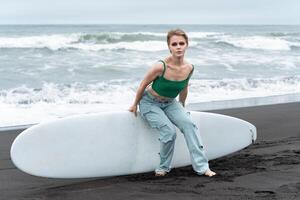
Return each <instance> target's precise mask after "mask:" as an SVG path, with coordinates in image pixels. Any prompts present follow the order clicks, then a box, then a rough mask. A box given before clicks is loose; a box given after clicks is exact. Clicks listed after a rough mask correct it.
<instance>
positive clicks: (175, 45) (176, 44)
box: [169, 35, 188, 57]
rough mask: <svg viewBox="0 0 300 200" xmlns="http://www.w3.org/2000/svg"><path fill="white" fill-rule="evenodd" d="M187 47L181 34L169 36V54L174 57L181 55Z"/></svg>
mask: <svg viewBox="0 0 300 200" xmlns="http://www.w3.org/2000/svg"><path fill="white" fill-rule="evenodd" d="M187 47H188V45H187V43H186V40H185V38H184V37H183V36H179V35H173V36H172V37H171V38H170V43H169V49H170V51H171V54H172V55H173V56H175V57H182V56H184V54H185V50H186V48H187Z"/></svg>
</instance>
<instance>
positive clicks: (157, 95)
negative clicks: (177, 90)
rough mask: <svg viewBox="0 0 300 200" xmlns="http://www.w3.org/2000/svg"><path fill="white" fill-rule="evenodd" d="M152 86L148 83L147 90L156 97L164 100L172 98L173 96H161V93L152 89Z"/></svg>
mask: <svg viewBox="0 0 300 200" xmlns="http://www.w3.org/2000/svg"><path fill="white" fill-rule="evenodd" d="M151 86H152V85H148V86H147V88H146V90H147V91H148V92H150V93H151V94H152V95H153V96H154V97H156V98H158V99H160V100H162V101H166V100H172V98H170V97H164V96H160V95H159V94H157V92H155V91H154V90H153V89H152V87H151Z"/></svg>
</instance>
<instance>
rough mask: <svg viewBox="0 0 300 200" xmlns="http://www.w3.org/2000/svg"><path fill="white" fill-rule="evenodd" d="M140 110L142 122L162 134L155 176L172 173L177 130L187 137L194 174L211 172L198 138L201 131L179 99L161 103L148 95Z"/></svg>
mask: <svg viewBox="0 0 300 200" xmlns="http://www.w3.org/2000/svg"><path fill="white" fill-rule="evenodd" d="M139 109H140V113H141V116H142V118H144V119H145V120H146V121H147V122H148V124H149V125H150V126H151V127H152V128H155V129H157V130H158V131H159V141H160V153H159V155H160V164H159V167H158V168H157V169H156V170H155V171H156V172H157V171H165V172H169V171H170V170H171V166H170V165H171V161H172V157H173V153H174V144H175V139H176V129H175V126H177V127H178V128H179V130H180V131H181V132H182V133H183V134H184V138H185V141H186V143H187V147H188V149H189V153H190V157H191V162H192V166H193V169H194V170H195V172H196V173H198V174H203V173H205V171H206V170H207V169H209V165H208V159H207V157H206V156H205V153H204V149H203V145H202V141H201V140H200V141H199V140H198V137H197V134H199V133H198V128H197V126H196V125H195V124H194V123H193V122H192V120H191V117H190V114H189V112H187V111H186V110H185V108H184V107H183V106H182V105H181V104H180V103H179V102H178V101H177V100H176V99H172V100H168V101H165V102H161V101H160V100H158V99H157V98H156V97H154V96H153V95H152V94H151V93H150V92H148V91H145V92H144V94H143V97H142V99H141V101H140V103H139ZM174 125H175V126H174Z"/></svg>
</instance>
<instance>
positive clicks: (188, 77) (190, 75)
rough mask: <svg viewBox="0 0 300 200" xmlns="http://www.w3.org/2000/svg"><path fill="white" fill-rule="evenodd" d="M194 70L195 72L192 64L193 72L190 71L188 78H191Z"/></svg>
mask: <svg viewBox="0 0 300 200" xmlns="http://www.w3.org/2000/svg"><path fill="white" fill-rule="evenodd" d="M193 72H194V65H193V64H192V70H191V72H190V74H189V77H188V78H191V76H192V74H193Z"/></svg>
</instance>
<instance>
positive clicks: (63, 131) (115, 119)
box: [11, 111, 256, 178]
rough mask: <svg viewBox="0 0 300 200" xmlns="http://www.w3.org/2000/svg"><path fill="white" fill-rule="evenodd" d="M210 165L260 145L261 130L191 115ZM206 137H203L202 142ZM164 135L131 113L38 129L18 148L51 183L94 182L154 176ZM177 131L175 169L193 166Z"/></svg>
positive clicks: (25, 163)
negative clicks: (151, 173) (61, 180)
mask: <svg viewBox="0 0 300 200" xmlns="http://www.w3.org/2000/svg"><path fill="white" fill-rule="evenodd" d="M191 116H192V119H193V121H194V122H195V123H196V124H197V126H198V128H199V133H200V135H201V138H202V141H203V145H204V148H205V151H206V155H207V157H208V159H209V160H212V159H215V158H219V157H221V156H225V155H228V154H230V153H233V152H236V151H238V150H241V149H243V148H245V147H247V146H248V145H250V144H251V143H252V142H254V141H255V140H256V128H255V126H253V125H252V124H250V123H249V122H246V121H243V120H241V119H237V118H233V117H229V116H225V115H220V114H213V113H206V112H191ZM200 135H198V136H199V137H200ZM158 152H159V141H158V132H157V131H156V130H154V129H151V128H150V127H149V125H148V124H147V122H145V121H144V120H143V119H142V118H141V117H140V116H139V115H138V117H135V116H134V114H133V113H130V112H129V111H123V112H107V113H99V114H89V115H80V116H72V117H67V118H63V119H58V120H55V121H51V122H47V123H42V124H38V125H35V126H32V127H31V128H28V129H26V130H25V131H23V132H22V133H21V134H20V135H18V137H17V138H16V139H15V141H14V142H13V144H12V147H11V158H12V161H13V163H14V164H15V165H16V166H17V167H18V168H19V169H20V170H22V171H24V172H26V173H28V174H31V175H35V176H42V177H50V178H90V177H105V176H116V175H126V174H134V173H140V172H149V171H153V170H154V169H155V167H157V166H158V164H159V155H158ZM190 164H191V162H190V156H189V152H188V149H187V146H186V143H185V140H184V137H183V134H182V133H181V132H180V131H179V130H178V129H177V139H176V144H175V152H174V157H173V160H172V167H181V166H187V165H190Z"/></svg>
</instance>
